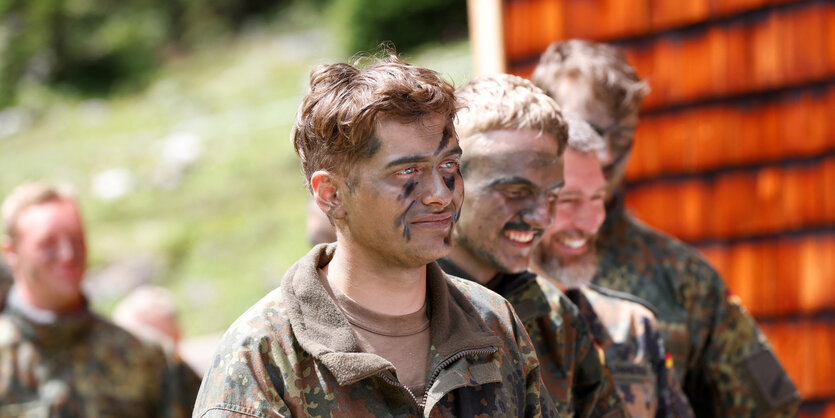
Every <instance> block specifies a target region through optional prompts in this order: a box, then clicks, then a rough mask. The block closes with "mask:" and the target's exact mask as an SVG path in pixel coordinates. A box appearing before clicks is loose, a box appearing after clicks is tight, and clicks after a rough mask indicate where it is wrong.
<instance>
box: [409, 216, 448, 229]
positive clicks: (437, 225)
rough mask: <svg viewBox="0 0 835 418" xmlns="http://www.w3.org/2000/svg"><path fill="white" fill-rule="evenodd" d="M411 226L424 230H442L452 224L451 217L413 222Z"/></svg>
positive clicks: (437, 217) (435, 217)
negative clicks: (423, 228)
mask: <svg viewBox="0 0 835 418" xmlns="http://www.w3.org/2000/svg"><path fill="white" fill-rule="evenodd" d="M411 224H412V225H415V226H419V227H425V228H432V229H443V228H447V227H448V226H450V225H451V224H452V215H445V216H432V217H427V218H424V219H418V220H413V221H412V222H411Z"/></svg>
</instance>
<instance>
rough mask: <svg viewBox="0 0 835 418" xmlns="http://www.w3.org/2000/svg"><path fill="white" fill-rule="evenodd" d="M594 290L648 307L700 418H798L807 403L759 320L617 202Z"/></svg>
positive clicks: (692, 257) (706, 270) (690, 256)
mask: <svg viewBox="0 0 835 418" xmlns="http://www.w3.org/2000/svg"><path fill="white" fill-rule="evenodd" d="M607 212H608V213H607V215H606V221H605V222H604V224H603V227H602V228H601V231H600V234H599V237H598V241H597V251H598V256H599V259H600V264H599V269H598V273H597V275H596V276H595V278H594V282H595V283H596V284H599V285H601V286H603V287H606V288H610V289H614V290H619V291H623V292H627V293H630V294H633V295H636V296H638V297H640V298H642V299H645V300H647V301H648V302H649V303H651V304H652V306H654V307H655V308H656V309H657V313H658V329H659V331H660V332H661V335H662V336H663V337H664V343H665V346H666V348H667V351H668V352H669V353H670V354H671V355H672V358H673V360H674V364H675V366H674V370H675V373H676V377H677V378H678V380H679V381H680V382H683V385H684V391H685V393H686V394H687V397H688V398H689V400H690V404H691V405H692V406H693V409H694V410H695V412H696V415H697V416H757V417H761V416H769V415H778V416H794V415H795V414H796V411H797V407H798V405H799V403H800V395H799V394H798V392H797V389H795V387H794V385H793V384H792V382H791V380H790V379H789V377H788V375H786V372H785V371H784V370H783V368H782V367H781V366H780V363H779V362H778V361H777V359H776V357H775V356H774V354H773V353H772V351H771V349H770V347H769V345H768V342H767V341H766V339H765V337H764V336H763V335H762V333H761V332H760V330H759V329H758V327H757V325H756V323H755V322H754V319H753V318H752V317H751V316H750V315H749V314H748V313H747V311H746V310H745V308H743V307H742V306H741V305H740V303H739V301H738V298H736V297H735V296H733V295H732V294H730V292H729V291H728V289H727V288H726V287H725V284H724V282H723V281H722V279H721V278H720V277H719V275H718V274H717V273H716V271H715V270H714V269H713V268H712V267H711V266H710V265H709V264H708V263H707V262H705V261H704V260H703V259H702V258H701V257H700V256H699V254H698V253H697V252H696V250H694V249H693V248H691V247H688V246H687V245H685V244H683V243H681V242H679V241H677V240H675V239H673V238H670V237H668V236H666V235H663V234H661V233H659V232H656V231H654V230H652V229H650V228H649V227H647V226H646V225H643V224H641V223H640V222H639V221H637V220H636V219H634V218H633V217H632V216H630V215H628V214H626V213H625V211H624V208H623V198H622V196H619V195H618V196H615V199H614V201H613V202H612V205H610V207H609V208H608V210H607Z"/></svg>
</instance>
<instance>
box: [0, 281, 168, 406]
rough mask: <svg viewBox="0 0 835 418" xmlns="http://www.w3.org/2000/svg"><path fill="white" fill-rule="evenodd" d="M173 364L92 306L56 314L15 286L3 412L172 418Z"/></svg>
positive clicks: (5, 324) (6, 327)
mask: <svg viewBox="0 0 835 418" xmlns="http://www.w3.org/2000/svg"><path fill="white" fill-rule="evenodd" d="M50 315H51V316H52V317H50ZM165 368H166V364H165V356H164V354H163V352H162V350H161V349H159V348H157V347H152V346H148V345H145V344H143V343H142V342H140V341H139V340H138V339H137V338H135V337H133V336H132V335H130V334H129V333H128V332H127V331H124V330H122V329H121V328H119V327H117V326H116V325H114V324H112V323H110V322H108V321H106V320H104V319H102V318H100V317H98V316H96V315H95V314H93V313H91V312H90V311H87V310H85V311H83V312H81V313H78V314H73V315H71V316H63V317H55V316H54V314H51V313H48V312H46V311H41V310H37V309H35V308H31V307H28V306H26V305H24V304H23V302H21V301H20V300H19V298H17V297H16V296H15V293H14V289H12V293H11V294H10V295H9V299H8V304H7V306H6V309H5V310H4V311H3V313H2V314H0V417H160V416H168V415H169V414H168V412H167V411H166V410H165V408H164V401H163V397H164V391H165V390H166V388H165V387H164V373H165Z"/></svg>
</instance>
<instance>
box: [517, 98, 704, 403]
mask: <svg viewBox="0 0 835 418" xmlns="http://www.w3.org/2000/svg"><path fill="white" fill-rule="evenodd" d="M565 119H566V122H567V123H568V135H569V139H568V149H567V150H566V152H565V158H564V160H565V165H564V172H565V185H564V186H563V188H562V189H561V190H560V194H559V197H557V202H556V212H555V216H554V222H553V223H552V224H551V226H550V227H549V228H548V229H547V231H546V232H545V234H544V235H543V237H542V240H541V241H540V242H539V243H538V244H537V246H536V247H535V248H534V253H533V257H531V270H532V271H534V272H535V273H537V274H538V275H539V277H538V278H537V280H539V281H542V280H547V281H548V282H550V283H552V284H553V285H554V286H556V287H557V288H559V289H560V290H562V291H563V292H564V293H565V295H567V296H568V298H569V299H571V301H572V302H574V304H575V305H577V307H579V308H580V312H581V314H582V316H583V318H584V319H585V321H586V324H587V325H588V326H589V329H590V330H591V332H592V334H593V335H594V339H595V342H596V343H597V344H598V345H599V346H600V347H602V348H603V349H604V351H605V354H606V360H605V364H606V366H607V367H608V368H609V370H611V371H612V377H613V378H614V380H615V384H616V385H617V389H618V393H619V394H620V397H621V399H622V400H623V402H624V404H626V407H627V409H628V410H629V414H630V415H632V416H633V417H688V416H693V411H692V410H691V409H690V404H689V403H688V402H687V398H686V397H685V396H684V393H683V392H682V390H681V385H680V384H679V383H678V381H677V380H676V377H675V373H673V372H672V370H671V369H672V361H667V359H666V356H665V354H666V353H665V350H664V341H663V339H662V338H661V335H660V334H659V333H658V330H657V329H656V318H655V313H654V312H653V308H652V307H650V306H649V304H648V303H647V302H646V301H643V300H642V299H640V298H638V297H636V296H632V295H630V294H627V293H622V292H617V291H614V290H609V289H605V288H602V287H599V286H597V285H594V284H591V279H592V277H594V273H595V271H596V270H597V257H596V254H595V248H594V239H595V236H596V235H597V230H598V229H599V228H600V225H601V224H602V223H603V218H604V217H605V216H606V210H605V208H604V205H603V202H604V198H605V195H606V181H605V179H604V178H603V171H602V170H601V167H600V161H598V159H597V154H598V153H600V152H603V151H604V150H605V148H606V145H605V142H604V141H603V138H601V137H600V136H599V135H598V134H597V133H596V132H594V130H593V129H592V128H591V126H589V124H587V123H586V122H585V121H583V120H581V119H579V118H577V117H576V116H574V115H573V114H570V113H569V114H566V115H565ZM557 296H561V295H560V294H559V293H558V292H554V293H553V294H551V295H549V297H557Z"/></svg>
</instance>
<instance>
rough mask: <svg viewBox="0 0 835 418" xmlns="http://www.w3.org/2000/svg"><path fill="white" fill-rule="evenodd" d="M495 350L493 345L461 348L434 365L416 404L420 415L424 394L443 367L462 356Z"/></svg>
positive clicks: (427, 393)
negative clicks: (468, 348)
mask: <svg viewBox="0 0 835 418" xmlns="http://www.w3.org/2000/svg"><path fill="white" fill-rule="evenodd" d="M496 351H499V349H498V348H496V347H493V346H490V347H487V348H476V349H470V350H461V351H459V352H457V353H455V354H453V355H452V356H450V357H449V358H447V359H446V360H444V361H442V362H441V364H439V365H438V367H436V368H435V370H434V371H433V372H432V376H431V377H430V378H429V380H428V381H427V382H426V386H425V387H424V388H423V397H422V398H421V400H420V403H419V404H418V407H419V410H420V413H421V415H423V410H424V408H426V396H427V395H429V388H431V387H432V384H433V383H435V379H437V378H438V376H439V375H440V374H441V372H442V371H443V370H444V368H446V367H447V366H449V365H450V364H452V363H454V362H456V361H458V359H460V358H462V357H464V356H468V355H479V354H493V353H495V352H496ZM409 393H411V391H409ZM412 396H414V395H412Z"/></svg>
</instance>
